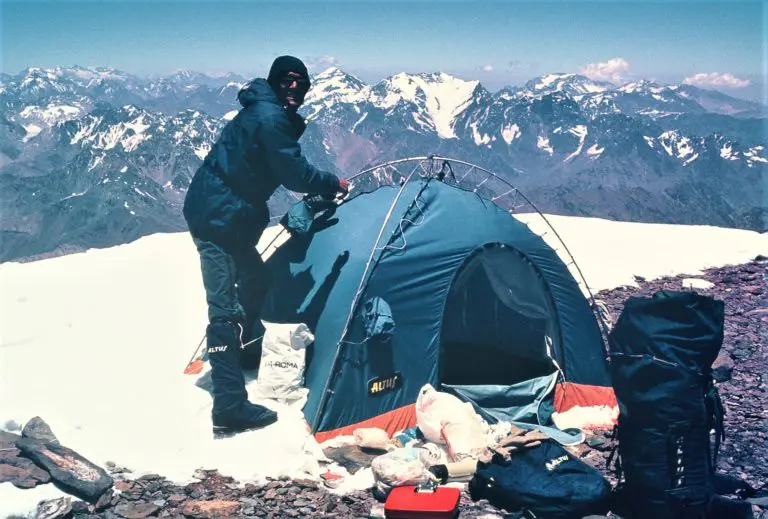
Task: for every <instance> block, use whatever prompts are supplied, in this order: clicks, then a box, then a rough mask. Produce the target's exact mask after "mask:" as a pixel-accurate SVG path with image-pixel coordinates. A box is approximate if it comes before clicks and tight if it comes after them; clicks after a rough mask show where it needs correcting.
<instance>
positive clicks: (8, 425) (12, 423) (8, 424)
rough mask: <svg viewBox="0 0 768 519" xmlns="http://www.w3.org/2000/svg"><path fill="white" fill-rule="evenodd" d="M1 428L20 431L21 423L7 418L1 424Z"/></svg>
mask: <svg viewBox="0 0 768 519" xmlns="http://www.w3.org/2000/svg"><path fill="white" fill-rule="evenodd" d="M3 429H5V430H6V431H10V432H13V431H20V430H21V425H20V424H19V423H18V422H17V421H16V420H8V421H7V422H5V424H3Z"/></svg>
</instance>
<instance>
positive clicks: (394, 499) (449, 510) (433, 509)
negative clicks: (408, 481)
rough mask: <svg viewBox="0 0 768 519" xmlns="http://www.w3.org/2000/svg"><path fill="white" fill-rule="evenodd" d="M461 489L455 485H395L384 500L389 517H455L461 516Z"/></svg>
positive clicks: (399, 518) (414, 518) (386, 515)
mask: <svg viewBox="0 0 768 519" xmlns="http://www.w3.org/2000/svg"><path fill="white" fill-rule="evenodd" d="M460 497H461V491H460V490H459V489H458V488H454V487H436V488H432V489H419V488H417V487H415V486H403V487H395V488H393V489H392V491H391V492H390V493H389V496H387V500H386V501H385V502H384V517H386V518H387V519H454V518H456V517H459V498H460Z"/></svg>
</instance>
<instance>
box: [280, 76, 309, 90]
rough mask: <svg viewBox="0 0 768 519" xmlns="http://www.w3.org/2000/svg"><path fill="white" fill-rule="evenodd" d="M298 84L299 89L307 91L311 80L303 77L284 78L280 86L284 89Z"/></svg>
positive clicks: (281, 79)
mask: <svg viewBox="0 0 768 519" xmlns="http://www.w3.org/2000/svg"><path fill="white" fill-rule="evenodd" d="M294 82H295V83H296V86H297V87H298V88H301V89H304V90H307V89H308V88H309V80H308V79H306V78H303V77H292V76H283V77H282V78H280V86H281V87H283V88H288V87H290V86H291V85H292V84H293V83H294Z"/></svg>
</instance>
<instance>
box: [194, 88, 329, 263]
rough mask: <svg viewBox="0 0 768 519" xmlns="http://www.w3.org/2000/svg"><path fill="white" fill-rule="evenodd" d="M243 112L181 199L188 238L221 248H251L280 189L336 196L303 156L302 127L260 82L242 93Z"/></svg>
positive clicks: (227, 128) (223, 134) (324, 177)
mask: <svg viewBox="0 0 768 519" xmlns="http://www.w3.org/2000/svg"><path fill="white" fill-rule="evenodd" d="M238 100H239V101H240V104H241V105H242V106H243V108H242V109H241V110H240V112H239V113H238V114H237V115H236V116H235V118H234V119H232V120H231V121H230V122H229V123H227V125H226V126H225V127H224V129H223V130H222V132H221V135H220V136H219V139H218V140H217V141H216V143H215V144H214V145H213V147H212V148H211V151H210V152H209V153H208V155H207V156H206V157H205V160H204V161H203V164H202V165H201V166H200V168H199V169H198V170H197V172H196V173H195V176H194V177H193V178H192V182H191V183H190V185H189V190H188V191H187V195H186V198H185V199H184V218H185V219H186V221H187V225H188V226H189V231H190V233H191V234H192V236H194V237H196V238H200V239H203V240H207V241H212V242H215V243H219V244H220V245H221V246H222V247H225V248H230V249H232V248H242V247H252V246H253V245H255V244H256V242H258V240H259V237H260V236H261V234H262V232H263V231H264V229H265V228H266V227H267V225H268V224H269V209H268V208H267V200H268V199H269V198H270V197H271V196H272V193H273V192H274V191H275V189H277V188H278V186H280V185H281V184H282V185H283V186H285V187H286V188H288V189H290V190H291V191H296V192H299V193H322V194H329V193H335V192H337V191H338V189H339V179H338V177H337V176H336V175H334V174H332V173H328V172H325V171H320V170H318V169H317V168H315V167H314V166H312V165H311V164H309V163H308V162H307V160H306V158H305V157H304V155H303V154H302V153H301V147H300V146H299V143H298V139H299V137H301V135H302V133H303V132H304V128H305V123H304V120H303V119H302V118H301V116H300V115H298V114H294V113H289V112H288V111H286V110H285V109H284V108H283V107H282V106H281V105H280V103H279V102H278V100H277V97H276V96H275V94H274V92H273V91H272V88H270V86H269V84H267V82H266V81H265V80H264V79H256V80H254V81H252V82H251V83H250V84H249V85H248V86H247V87H245V88H244V89H243V90H241V91H240V93H239V94H238Z"/></svg>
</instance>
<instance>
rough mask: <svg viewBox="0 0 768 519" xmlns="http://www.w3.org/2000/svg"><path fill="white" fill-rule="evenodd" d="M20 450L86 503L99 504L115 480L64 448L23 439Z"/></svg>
mask: <svg viewBox="0 0 768 519" xmlns="http://www.w3.org/2000/svg"><path fill="white" fill-rule="evenodd" d="M16 446H17V447H18V448H19V450H21V452H22V454H24V456H26V457H28V458H30V459H31V460H32V461H34V462H35V463H36V464H37V465H38V466H40V467H41V468H43V469H45V470H46V471H47V472H48V473H49V474H50V475H51V478H52V479H53V480H54V481H55V482H56V483H58V485H59V486H61V488H62V489H64V490H65V491H66V492H69V493H70V494H72V495H74V496H77V497H79V498H80V499H83V500H84V501H88V502H89V503H95V502H96V501H97V500H98V499H99V497H100V496H101V494H103V493H104V492H105V491H106V490H107V489H109V488H111V487H112V484H113V480H112V478H111V477H110V476H109V474H107V473H106V472H105V471H104V469H102V468H101V467H99V466H97V465H94V464H93V463H91V462H90V461H88V460H87V459H85V458H83V457H82V456H80V455H79V454H78V453H76V452H75V451H73V450H72V449H69V448H67V447H64V446H63V445H59V444H55V443H45V444H44V443H42V442H40V441H38V440H34V439H31V438H22V439H21V440H19V441H17V442H16Z"/></svg>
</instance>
